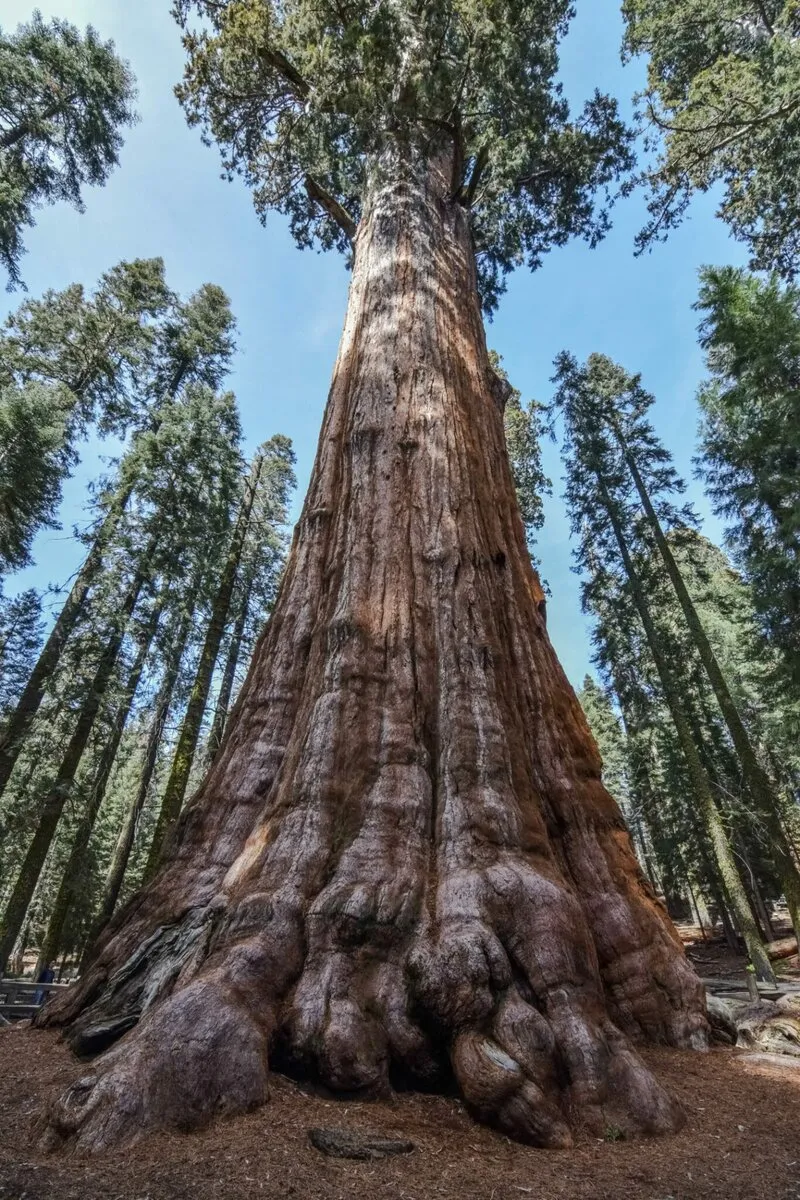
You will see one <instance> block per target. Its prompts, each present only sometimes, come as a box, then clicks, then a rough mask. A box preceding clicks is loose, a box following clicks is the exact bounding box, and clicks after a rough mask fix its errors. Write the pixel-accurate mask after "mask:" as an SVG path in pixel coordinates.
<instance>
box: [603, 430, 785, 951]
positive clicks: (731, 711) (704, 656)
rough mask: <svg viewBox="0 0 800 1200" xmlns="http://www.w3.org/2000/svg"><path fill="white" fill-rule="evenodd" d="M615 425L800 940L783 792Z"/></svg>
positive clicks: (616, 434)
mask: <svg viewBox="0 0 800 1200" xmlns="http://www.w3.org/2000/svg"><path fill="white" fill-rule="evenodd" d="M611 424H612V428H613V429H614V434H615V436H616V438H617V440H618V442H619V445H620V448H621V450H622V453H623V455H624V457H625V462H626V463H627V466H628V470H629V471H630V473H631V477H632V479H633V482H634V485H635V487H636V491H637V492H638V495H639V499H640V500H641V502H642V507H643V509H644V511H645V515H646V517H647V521H648V524H649V525H650V528H651V530H652V533H653V537H654V539H655V543H656V546H657V548H658V552H659V554H660V556H661V560H662V562H663V563H664V567H665V569H666V572H667V574H668V576H669V579H670V582H671V583H672V587H673V589H674V591H675V595H676V596H677V598H678V603H679V604H680V606H681V610H682V611H683V615H684V618H685V620H686V625H687V628H688V630H689V633H690V636H691V638H692V641H693V642H694V645H695V647H696V649H697V652H698V654H699V655H700V660H701V662H702V664H703V667H704V669H705V672H706V675H707V676H708V681H709V683H710V684H711V687H712V690H713V692H714V695H715V697H716V700H717V703H718V704H719V707H720V711H721V713H722V716H723V719H724V721H725V724H726V726H727V728H728V732H729V733H730V736H731V741H732V742H733V745H734V748H735V750H736V754H737V756H738V758H739V762H740V763H741V766H742V772H743V774H744V778H745V781H746V783H747V787H748V789H749V791H750V794H751V796H752V797H753V800H754V801H755V804H756V807H757V809H758V811H759V813H760V814H761V816H762V819H763V820H764V823H765V825H766V827H767V829H768V831H769V834H770V841H771V844H772V851H773V854H774V856H775V865H776V867H777V870H778V874H779V876H780V879H781V883H782V884H783V888H784V891H785V894H786V902H787V904H788V906H789V913H790V916H791V919H792V925H793V927H794V930H795V933H796V934H797V935H798V937H799V938H800V872H798V869H797V867H796V865H795V862H794V859H793V858H792V853H791V851H790V849H789V846H788V844H787V841H786V836H785V834H784V831H783V826H782V825H781V820H780V802H779V799H778V796H777V794H776V792H775V789H774V788H773V786H772V783H771V781H770V779H769V776H768V775H767V773H766V771H765V770H764V768H763V767H762V766H761V763H760V762H759V761H758V756H757V754H756V752H755V750H754V749H753V745H752V743H751V741H750V735H749V734H748V732H747V730H746V729H745V726H744V722H743V721H742V718H741V716H740V715H739V710H738V708H737V707H736V702H735V701H734V699H733V696H732V695H731V692H730V689H729V687H728V684H727V682H726V680H725V676H724V674H723V672H722V668H721V667H720V665H719V662H718V660H717V656H716V654H715V653H714V649H713V647H712V645H711V642H710V641H709V639H708V635H707V634H706V631H705V628H704V626H703V622H702V621H701V620H700V615H699V613H698V612H697V609H696V608H695V605H694V601H693V600H692V598H691V596H690V595H689V590H688V588H687V587H686V584H685V583H684V580H683V576H682V575H681V572H680V568H679V567H678V564H677V562H676V561H675V556H674V555H673V553H672V547H671V546H670V544H669V542H668V541H667V539H666V537H665V536H664V530H663V529H662V528H661V522H660V521H659V519H658V514H657V513H656V511H655V509H654V507H653V504H652V502H651V500H650V495H649V493H648V491H647V488H646V487H645V483H644V480H643V479H642V476H641V473H640V471H639V468H638V465H637V463H636V459H635V457H634V456H633V454H632V453H631V451H630V449H629V448H628V445H627V442H626V441H625V438H624V436H623V435H622V432H621V430H620V429H619V427H618V425H617V422H616V421H612V422H611Z"/></svg>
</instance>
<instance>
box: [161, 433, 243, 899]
mask: <svg viewBox="0 0 800 1200" xmlns="http://www.w3.org/2000/svg"><path fill="white" fill-rule="evenodd" d="M263 465H264V459H263V457H262V455H260V454H259V455H258V456H257V457H256V459H255V460H254V462H253V466H252V469H251V471H250V476H249V478H248V480H247V484H246V486H245V492H244V497H243V499H242V504H241V507H240V509H239V514H238V516H237V519H236V524H235V526H234V529H233V536H232V538H231V544H230V548H229V550H228V555H227V558H226V560H225V565H224V567H223V569H222V575H221V577H220V582H219V587H218V588H217V593H216V595H215V597H214V601H213V604H212V606H211V617H210V620H209V623H208V629H207V630H206V636H205V641H204V642H203V648H202V650H201V651H200V659H199V661H198V664H197V671H196V673H195V678H194V684H193V685H192V690H191V693H190V695H189V703H188V705H187V707H186V714H185V716H184V718H183V724H182V725H181V732H180V735H179V737H178V744H177V746H176V747H175V755H174V757H173V760H172V769H171V770H170V774H169V779H168V780H167V786H166V788H165V789H164V796H163V798H162V801H161V809H160V811H159V814H158V820H157V821H156V827H155V829H154V831H153V841H152V844H151V846H150V854H149V857H148V860H147V866H146V867H145V873H144V878H145V881H147V880H149V879H151V878H152V876H153V875H154V874H155V872H156V870H157V869H158V865H159V863H160V861H161V856H162V853H163V851H164V847H165V845H166V844H167V841H168V839H169V837H170V834H171V833H172V831H173V829H174V828H175V824H176V822H177V820H178V817H179V816H180V812H181V808H182V806H183V800H184V796H185V795H186V788H187V785H188V783H189V775H190V773H191V770H192V763H193V762H194V755H195V751H196V750H197V742H198V740H199V738H200V729H201V727H202V724H203V715H204V714H205V711H206V705H207V704H208V694H209V692H210V690H211V681H212V679H213V677H214V668H215V667H216V665H217V658H218V657H219V648H220V646H221V644H222V639H223V636H224V634H225V626H226V624H227V621H228V614H229V612H230V606H231V599H232V597H233V589H234V587H235V586H236V577H237V574H238V572H239V565H240V562H241V557H242V550H243V548H244V540H245V537H246V536H247V527H248V524H249V521H250V513H251V512H252V508H253V501H254V500H255V495H256V488H257V487H258V482H259V479H260V476H261V471H262V468H263Z"/></svg>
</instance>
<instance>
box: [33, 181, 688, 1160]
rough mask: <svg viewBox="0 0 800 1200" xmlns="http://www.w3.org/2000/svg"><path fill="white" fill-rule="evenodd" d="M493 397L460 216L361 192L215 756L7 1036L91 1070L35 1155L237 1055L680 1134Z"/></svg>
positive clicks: (497, 1119)
mask: <svg viewBox="0 0 800 1200" xmlns="http://www.w3.org/2000/svg"><path fill="white" fill-rule="evenodd" d="M502 401H503V394H502V387H501V386H498V381H497V380H496V378H495V377H494V376H493V374H492V372H491V369H490V366H489V362H488V359H487V353H486V345H485V338H484V332H483V327H482V322H481V318H480V312H479V307H478V302H477V298H476V291H475V277H474V268H473V258H472V252H471V245H470V235H469V231H468V227H467V221H466V217H465V215H464V212H463V210H462V209H461V208H460V207H459V206H458V205H452V204H450V203H449V202H448V201H447V199H446V197H445V189H444V184H443V181H442V180H441V179H440V178H439V176H438V174H437V172H436V170H431V171H429V172H428V173H427V175H426V176H424V177H421V176H414V175H413V173H408V174H407V175H406V176H405V177H404V176H403V175H402V174H401V173H400V172H397V173H395V174H394V175H393V176H392V177H387V176H384V177H383V181H382V182H379V183H377V184H376V185H375V187H374V188H373V192H372V197H371V200H370V203H369V204H368V206H367V210H366V215H365V217H364V219H363V221H362V224H361V227H360V229H359V233H358V237H357V242H356V262H355V269H354V272H353V279H352V284H351V290H350V299H349V307H348V313H347V319H346V324H345V328H344V334H343V337H342V342H341V347H340V351H339V357H338V361H337V364H336V368H335V372H334V377H333V384H332V387H331V392H330V397H329V401H328V406H327V410H326V414H325V419H324V425H323V429H322V435H321V438H320V443H319V451H318V455H317V461H316V465H315V468H314V473H313V476H312V480H311V484H310V488H309V493H308V497H307V500H306V504H305V509H304V511H303V516H302V519H301V521H300V524H299V526H298V530H297V534H296V539H295V543H294V547H293V550H292V554H291V559H290V563H289V567H288V570H287V573H286V577H285V580H284V583H283V587H282V590H281V594H280V598H279V600H278V603H277V606H276V609H275V612H274V615H273V617H272V619H271V621H270V623H269V626H268V627H267V630H266V632H265V634H264V636H263V638H262V640H261V642H260V644H259V646H258V649H257V651H256V654H255V657H254V661H253V664H252V667H251V670H250V674H249V677H248V680H247V683H246V685H245V687H244V689H243V693H242V696H241V698H240V700H239V703H238V705H237V708H236V710H235V712H234V714H233V717H232V720H231V723H230V731H229V734H228V736H227V738H226V740H225V742H224V744H223V747H222V750H221V752H220V754H219V756H218V758H217V760H216V762H215V764H214V766H213V768H212V770H211V773H210V774H209V776H208V778H207V779H206V781H205V783H204V785H203V787H202V789H201V791H200V793H199V794H198V796H197V797H196V798H195V800H194V802H193V803H192V804H191V805H190V807H189V808H188V809H187V810H186V812H185V813H184V815H183V818H182V821H181V825H180V829H179V833H178V838H177V840H176V843H175V845H174V847H173V849H172V851H171V854H170V857H169V859H168V861H167V863H166V865H165V866H164V867H163V868H162V870H161V871H160V873H159V874H158V875H157V877H156V878H155V879H154V880H153V882H152V883H151V885H150V886H149V887H148V888H147V889H146V890H145V891H144V892H142V893H140V894H139V896H138V897H137V898H136V899H135V900H134V901H133V902H132V903H131V904H130V905H129V906H128V908H127V909H126V910H125V911H124V912H122V913H121V914H119V915H118V917H116V918H115V920H114V922H113V924H112V926H111V927H110V928H109V930H108V931H107V933H106V935H105V937H104V938H103V940H102V942H101V944H100V945H99V947H98V950H97V953H96V955H95V957H94V960H93V963H92V965H91V967H90V969H89V970H88V971H87V973H86V975H85V976H84V978H83V980H82V982H81V983H80V984H79V985H77V986H76V988H75V989H73V990H72V992H70V993H68V994H67V995H66V996H65V997H64V998H60V999H59V1000H58V1001H57V1002H55V1003H54V1004H52V1005H50V1006H49V1007H48V1009H47V1010H46V1011H45V1013H44V1014H43V1016H42V1017H41V1018H40V1023H44V1024H48V1023H50V1024H54V1023H57V1024H62V1025H64V1026H65V1027H66V1035H67V1037H68V1038H69V1039H70V1040H71V1042H72V1044H73V1046H74V1047H75V1049H76V1050H77V1051H78V1052H79V1053H82V1054H87V1055H88V1054H91V1053H94V1052H97V1051H100V1050H103V1051H104V1052H103V1053H101V1054H100V1056H99V1057H97V1058H95V1059H94V1061H93V1062H92V1064H91V1067H90V1068H89V1070H88V1073H87V1075H86V1076H85V1077H84V1078H83V1079H81V1080H80V1081H79V1082H78V1083H77V1084H76V1085H74V1086H73V1087H71V1088H70V1089H69V1090H68V1091H67V1092H66V1093H65V1094H64V1095H63V1096H62V1097H61V1098H60V1099H58V1100H57V1101H55V1102H54V1103H53V1105H52V1106H51V1109H50V1112H49V1114H48V1121H49V1124H48V1129H47V1133H46V1134H45V1139H46V1141H47V1142H49V1144H51V1145H53V1146H57V1145H61V1144H64V1143H65V1142H66V1143H69V1144H71V1145H77V1146H78V1147H79V1148H82V1149H86V1150H92V1151H94V1150H98V1149H102V1148H104V1147H106V1146H109V1145H113V1144H118V1143H124V1142H130V1141H132V1140H135V1139H137V1138H138V1137H140V1136H141V1135H142V1134H143V1133H144V1132H146V1131H148V1130H152V1129H156V1128H159V1127H164V1126H173V1127H179V1128H188V1127H192V1126H196V1125H199V1124H202V1123H204V1122H206V1121H208V1120H211V1119H212V1118H213V1117H215V1116H216V1115H217V1114H220V1113H222V1112H229V1111H235V1110H241V1109H245V1108H249V1107H252V1106H255V1105H259V1104H261V1103H263V1102H264V1101H266V1100H267V1098H268V1091H269V1083H268V1080H269V1070H270V1067H272V1068H274V1069H279V1070H284V1071H289V1072H291V1073H298V1074H302V1075H303V1076H304V1077H307V1078H311V1079H315V1080H318V1081H320V1082H321V1083H323V1084H324V1085H326V1086H327V1087H328V1088H331V1089H334V1090H337V1091H344V1092H348V1093H352V1092H357V1093H359V1094H362V1095H363V1094H367V1095H368V1094H376V1093H381V1092H383V1091H385V1090H386V1089H388V1088H390V1087H392V1086H400V1085H403V1086H407V1085H411V1086H426V1087H440V1088H442V1089H445V1088H449V1087H451V1086H452V1084H453V1080H455V1082H456V1084H457V1086H458V1088H459V1089H460V1090H461V1093H462V1094H463V1096H464V1098H465V1100H466V1101H467V1103H468V1104H469V1105H470V1107H471V1108H472V1110H473V1111H474V1113H475V1115H476V1117H478V1118H480V1119H483V1120H487V1121H491V1122H493V1123H495V1124H497V1125H498V1126H499V1127H500V1128H502V1129H503V1130H505V1131H506V1132H508V1133H510V1134H511V1135H512V1136H514V1137H518V1138H521V1139H524V1140H527V1141H531V1142H533V1143H536V1144H541V1145H545V1146H565V1145H568V1144H569V1143H570V1141H571V1137H572V1133H573V1132H574V1130H575V1129H576V1128H577V1127H578V1126H580V1125H582V1124H583V1125H587V1126H588V1127H589V1128H591V1129H592V1130H594V1131H597V1132H599V1133H601V1134H602V1133H603V1132H604V1131H605V1130H607V1129H608V1128H609V1127H614V1128H616V1129H618V1130H621V1131H626V1132H635V1131H644V1132H653V1133H655V1132H667V1131H670V1130H673V1129H675V1128H677V1127H678V1125H679V1124H680V1123H681V1113H680V1111H679V1109H678V1108H677V1106H676V1104H675V1103H674V1102H673V1100H672V1099H671V1098H670V1097H669V1096H668V1095H667V1094H666V1093H665V1092H664V1091H663V1090H662V1088H661V1087H660V1086H659V1084H658V1083H657V1081H656V1080H655V1079H654V1078H653V1077H652V1075H651V1074H650V1073H649V1072H648V1070H647V1069H646V1068H645V1067H644V1065H643V1064H642V1062H641V1061H640V1059H639V1058H638V1056H637V1054H636V1052H635V1050H634V1049H633V1043H634V1042H635V1041H636V1040H641V1039H648V1040H651V1041H658V1042H664V1043H669V1044H671V1045H676V1046H702V1045H703V1044H704V1042H705V1036H706V1023H705V1012H704V1004H703V999H702V994H701V989H700V986H699V984H698V981H697V979H696V978H695V976H694V975H693V973H692V971H691V969H690V968H689V966H688V964H687V962H686V960H685V958H684V955H683V952H682V949H681V946H680V944H679V942H678V939H677V936H676V934H675V932H674V930H673V929H672V927H671V925H670V923H669V921H668V919H667V917H666V914H665V913H664V911H663V910H662V908H661V907H660V905H659V904H658V903H657V901H656V900H655V898H654V897H653V895H652V892H651V891H650V889H649V886H648V885H647V884H646V883H645V881H644V879H643V878H642V876H641V874H640V871H639V869H638V867H637V864H636V861H635V859H634V856H633V853H632V850H631V846H630V842H629V838H628V835H627V833H626V831H625V829H624V827H623V823H622V820H621V817H620V814H619V811H618V809H617V807H616V805H615V803H614V802H613V800H612V799H611V797H610V796H609V795H608V793H607V792H606V791H605V790H604V788H603V787H602V785H601V783H600V778H599V776H600V762H599V759H598V755H597V751H596V749H595V746H594V744H593V742H592V740H591V737H590V735H589V732H588V730H587V727H586V723H585V721H584V718H583V716H582V713H581V711H580V708H579V706H578V704H577V701H576V699H575V696H574V694H573V692H572V689H571V688H570V686H569V684H568V683H567V680H566V678H565V676H564V674H563V672H562V670H561V668H560V667H559V664H558V662H557V660H556V657H555V655H554V653H553V650H552V647H551V645H550V642H549V640H548V637H547V633H546V631H545V628H544V623H543V618H542V616H541V615H540V611H539V602H540V600H541V599H542V592H541V589H540V586H539V583H538V581H537V579H536V577H535V575H534V573H533V571H532V569H531V566H530V562H529V559H528V556H527V553H526V550H525V542H524V536H523V530H522V525H521V521H520V518H519V515H518V512H517V505H516V500H515V496H514V490H513V485H512V481H511V476H510V471H509V466H508V462H507V458H506V452H505V446H504V440H503V424H502ZM121 1035H124V1036H121ZM112 1043H114V1044H113V1046H112ZM106 1047H111V1048H110V1049H106Z"/></svg>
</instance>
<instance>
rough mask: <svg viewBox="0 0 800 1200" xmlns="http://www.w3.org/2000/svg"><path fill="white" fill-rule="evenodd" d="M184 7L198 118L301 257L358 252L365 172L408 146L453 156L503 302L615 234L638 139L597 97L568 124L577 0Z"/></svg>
mask: <svg viewBox="0 0 800 1200" xmlns="http://www.w3.org/2000/svg"><path fill="white" fill-rule="evenodd" d="M174 11H175V15H176V17H177V19H178V21H179V22H180V24H181V26H182V27H183V29H184V44H185V47H186V49H187V51H188V55H189V61H188V65H187V68H186V73H185V78H184V81H183V83H182V85H181V86H180V87H179V88H178V95H179V97H180V99H181V102H182V103H183V105H184V107H185V109H186V111H187V114H188V116H189V120H190V122H191V123H193V124H200V125H201V126H202V127H203V130H204V132H205V134H206V136H207V137H208V139H209V140H212V139H213V140H215V141H217V142H218V143H219V145H220V147H221V148H222V155H223V163H224V167H225V170H226V172H227V174H228V175H229V176H232V175H233V174H234V173H237V172H238V173H241V174H242V175H243V176H244V178H245V180H246V181H247V183H248V185H249V186H250V187H251V188H252V189H253V192H254V197H255V204H256V208H257V210H258V212H259V214H260V215H261V216H262V218H263V217H264V216H265V215H266V213H267V212H268V211H269V210H270V209H275V210H277V211H278V212H282V213H285V214H286V215H287V216H288V217H289V221H290V225H291V230H292V233H293V235H294V237H295V240H296V241H297V243H298V245H300V246H310V245H312V244H315V243H316V244H318V245H321V246H322V247H324V248H326V249H327V248H331V247H336V248H338V249H342V250H346V249H347V248H348V246H349V243H350V241H351V240H352V237H353V234H354V232H355V228H356V225H357V223H358V220H359V217H360V212H361V205H362V197H363V194H364V189H365V184H366V177H367V164H368V163H369V161H370V160H371V159H374V158H375V157H376V156H377V155H378V154H379V153H380V151H381V150H382V149H383V148H384V147H385V145H386V143H387V141H388V140H390V139H392V138H402V139H404V140H405V141H406V142H408V141H411V142H413V144H414V145H415V146H416V147H417V148H418V149H421V150H422V151H423V152H425V151H426V150H428V151H429V150H433V149H435V150H436V151H437V153H440V152H441V150H442V148H443V147H447V148H448V149H449V148H452V156H451V161H452V197H453V200H454V201H455V202H457V203H460V204H461V205H463V206H464V207H465V208H466V209H468V210H469V211H470V214H471V221H472V228H473V233H474V237H475V245H476V251H477V256H478V265H479V277H480V283H481V290H482V294H483V300H484V304H485V305H486V306H487V307H488V308H492V307H494V305H495V304H496V301H497V296H498V295H499V293H500V292H501V291H502V286H503V277H504V276H505V274H506V273H507V272H508V271H510V270H511V269H513V267H515V266H517V265H518V264H520V263H523V262H526V263H527V264H528V266H530V267H531V268H535V267H537V266H538V265H539V262H540V260H541V257H542V255H543V254H544V253H545V252H546V251H547V250H548V249H549V248H550V247H551V246H554V245H560V244H563V243H564V242H565V241H566V240H567V239H568V238H569V237H571V236H573V235H580V236H583V237H585V238H587V239H588V240H589V241H590V242H592V243H594V242H596V241H597V240H598V239H599V238H601V237H602V236H603V234H604V233H605V231H606V229H607V228H608V212H607V204H606V203H605V201H607V188H608V185H609V184H610V183H611V182H612V180H614V179H615V178H616V177H617V175H618V174H619V173H620V172H622V171H625V170H627V169H629V168H630V166H631V165H632V152H631V136H630V134H629V132H628V130H627V129H626V127H625V125H624V124H623V122H622V121H621V120H620V118H619V115H618V112H617V105H616V102H615V101H614V100H613V99H611V98H610V97H608V96H605V95H601V94H600V93H599V92H595V94H594V96H593V97H592V98H591V99H590V100H589V101H587V103H586V104H585V106H584V108H583V111H582V113H581V114H580V116H579V117H577V118H576V119H571V118H570V114H569V109H568V105H567V103H566V101H565V100H564V98H563V95H562V92H561V87H560V85H559V84H558V82H557V80H556V71H557V67H558V55H557V48H558V43H559V40H560V38H561V37H562V36H563V35H564V33H565V32H566V29H567V25H568V23H569V19H570V16H571V5H570V3H569V2H568V0H284V2H283V3H281V2H280V0H176V3H175V7H174ZM195 17H197V18H199V21H198V23H197V25H196V26H194V27H192V25H191V22H192V19H193V18H195ZM598 193H600V194H601V199H600V201H599V202H598V199H597V197H598Z"/></svg>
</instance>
